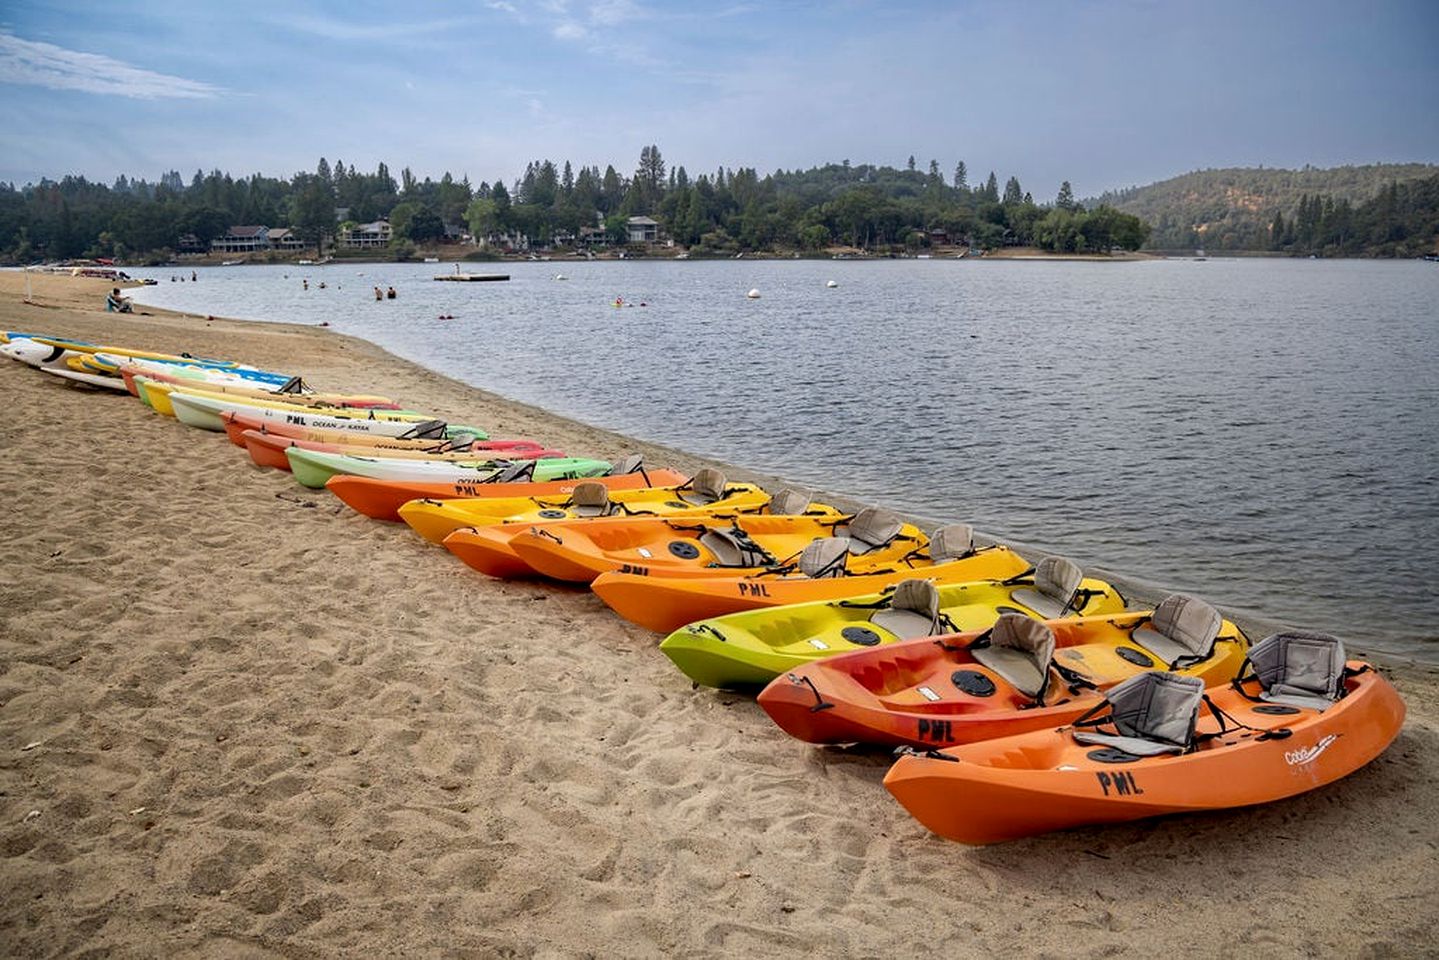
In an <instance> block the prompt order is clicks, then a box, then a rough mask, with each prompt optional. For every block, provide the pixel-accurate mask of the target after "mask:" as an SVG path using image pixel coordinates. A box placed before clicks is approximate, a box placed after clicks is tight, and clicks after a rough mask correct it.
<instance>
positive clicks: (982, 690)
mask: <svg viewBox="0 0 1439 960" xmlns="http://www.w3.org/2000/svg"><path fill="white" fill-rule="evenodd" d="M949 682H950V683H952V684H954V686H955V689H957V690H959V692H960V693H965V694H968V695H969V696H971V697H992V696H994V690H995V686H994V681H993V680H991V679H989V677H986V676H985V675H984V674H982V673H980V672H979V671H978V670H956V671H954V673H953V675H951V676H950V678H949Z"/></svg>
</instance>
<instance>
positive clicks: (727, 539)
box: [699, 530, 774, 567]
mask: <svg viewBox="0 0 1439 960" xmlns="http://www.w3.org/2000/svg"><path fill="white" fill-rule="evenodd" d="M699 541H700V544H701V545H702V546H703V547H704V548H705V549H707V550H709V552H710V553H712V554H714V563H713V564H712V565H713V566H716V567H763V566H767V565H769V564H771V563H773V562H774V557H771V556H770V555H769V552H768V551H767V550H765V548H764V547H761V546H760V545H759V544H757V543H755V542H754V541H753V540H751V539H750V538H749V537H748V536H747V535H746V534H745V533H744V532H743V531H735V530H706V531H705V532H704V533H702V534H700V537H699Z"/></svg>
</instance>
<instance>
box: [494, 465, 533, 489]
mask: <svg viewBox="0 0 1439 960" xmlns="http://www.w3.org/2000/svg"><path fill="white" fill-rule="evenodd" d="M534 477H535V461H533V460H516V461H515V462H514V463H511V464H509V465H508V466H504V467H501V468H500V469H498V470H496V471H495V472H494V473H492V474H490V475H489V477H488V478H487V479H486V480H485V482H486V483H529V482H530V481H532V480H533V479H534Z"/></svg>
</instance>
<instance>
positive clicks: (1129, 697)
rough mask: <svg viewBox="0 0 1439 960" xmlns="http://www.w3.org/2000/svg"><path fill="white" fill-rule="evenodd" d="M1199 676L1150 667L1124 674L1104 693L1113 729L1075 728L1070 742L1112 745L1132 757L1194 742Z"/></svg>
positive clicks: (1179, 749)
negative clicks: (1145, 670) (1107, 730)
mask: <svg viewBox="0 0 1439 960" xmlns="http://www.w3.org/2000/svg"><path fill="white" fill-rule="evenodd" d="M1203 696H1204V681H1202V680H1200V679H1199V678H1198V677H1182V676H1180V675H1179V674H1177V673H1164V672H1161V671H1153V672H1146V673H1141V674H1139V675H1138V676H1133V677H1130V678H1129V679H1128V680H1125V681H1124V682H1123V683H1119V684H1116V685H1115V686H1113V687H1112V688H1110V690H1109V692H1108V693H1107V694H1105V696H1104V699H1105V702H1106V703H1108V704H1109V708H1110V717H1109V718H1108V722H1111V723H1113V725H1114V729H1115V730H1116V731H1118V732H1117V733H1096V732H1093V731H1090V730H1075V731H1074V740H1075V742H1076V743H1092V744H1095V745H1097V746H1102V747H1114V748H1115V749H1117V750H1123V751H1124V752H1125V753H1130V754H1133V755H1135V756H1137V757H1155V756H1159V755H1160V754H1164V753H1183V752H1184V751H1186V750H1188V749H1189V745H1190V744H1191V743H1193V742H1194V725H1195V723H1196V722H1198V720H1199V703H1200V700H1201V698H1202V697H1203Z"/></svg>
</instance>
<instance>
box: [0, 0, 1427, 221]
mask: <svg viewBox="0 0 1439 960" xmlns="http://www.w3.org/2000/svg"><path fill="white" fill-rule="evenodd" d="M393 11H394V8H392V7H390V6H389V5H385V4H377V3H358V4H345V5H340V4H335V3H321V4H317V5H314V6H313V7H307V8H305V9H304V10H298V11H297V10H293V9H290V8H286V7H283V6H279V5H270V4H259V5H252V6H250V7H247V8H244V9H235V8H219V7H216V8H203V9H190V8H183V9H163V10H161V9H157V8H156V7H154V6H153V5H150V4H142V3H123V2H122V3H116V4H111V5H107V6H106V7H105V15H104V16H103V17H101V16H96V15H95V10H94V8H93V7H89V6H85V5H81V4H77V3H74V2H60V3H53V4H45V5H43V6H42V5H39V4H35V3H16V4H14V5H11V6H9V7H7V9H6V10H5V11H4V12H3V13H0V90H3V91H4V94H5V95H4V96H3V97H0V147H3V153H0V180H6V181H13V182H15V183H17V184H24V183H26V182H34V181H38V180H39V179H41V178H42V177H50V178H52V179H58V178H60V177H63V176H65V175H67V174H77V175H83V176H85V177H87V178H88V179H91V180H94V181H98V182H102V183H109V182H111V181H113V180H114V179H115V177H117V176H119V175H122V174H123V175H125V176H130V177H140V178H144V179H147V180H151V181H154V180H157V179H158V178H159V177H160V176H161V174H163V173H164V172H166V171H168V170H178V171H179V172H180V173H181V175H182V176H183V177H185V179H186V180H187V181H188V179H189V177H190V176H191V175H192V174H193V173H194V171H195V170H196V169H203V170H205V171H209V170H211V169H214V168H219V169H221V170H224V171H227V172H229V173H231V174H234V175H236V176H248V175H250V174H252V173H256V172H259V173H263V174H265V175H267V176H277V177H289V176H291V175H293V174H294V173H296V172H298V171H301V170H313V169H314V168H315V165H316V163H317V161H318V160H319V158H320V157H322V156H323V157H325V158H327V159H328V160H329V161H330V162H331V163H332V164H333V163H334V162H335V161H337V160H342V161H343V162H344V163H345V164H346V165H347V166H351V165H357V166H358V167H359V168H360V169H362V170H365V171H373V170H374V169H375V167H376V165H377V164H378V163H380V162H384V163H387V164H388V165H389V166H390V168H391V171H392V173H394V174H395V175H396V176H398V174H399V171H400V169H401V168H402V167H405V166H408V167H410V168H411V169H412V170H413V171H414V173H415V175H416V176H417V177H419V178H421V179H423V178H424V177H426V176H429V177H432V178H438V177H439V176H440V175H441V174H442V173H444V172H445V171H447V170H448V171H449V172H451V173H453V174H454V175H455V176H456V177H462V176H468V177H469V178H470V180H471V182H473V183H478V182H479V181H481V180H485V181H491V182H493V181H494V180H496V179H503V180H504V181H506V182H510V181H512V180H514V179H515V178H516V177H518V176H520V175H521V174H522V173H523V171H524V168H525V164H526V163H527V162H528V161H530V160H540V159H550V160H553V161H555V162H556V163H562V162H564V161H566V160H569V161H571V162H573V163H575V164H576V165H581V164H584V165H589V164H597V165H599V166H600V167H601V168H603V167H604V166H605V165H606V164H613V165H614V167H615V169H616V170H618V171H619V172H620V173H621V174H623V175H626V176H628V175H630V174H632V173H633V171H634V168H635V166H636V164H637V161H638V158H639V151H640V148H641V146H643V145H645V144H650V143H653V144H656V145H658V146H659V148H660V151H661V153H662V155H663V157H664V159H665V161H666V162H667V163H668V164H669V165H671V166H674V165H683V166H685V167H686V168H687V170H688V171H689V172H690V173H691V175H694V174H698V173H706V172H711V171H713V170H714V169H716V168H717V167H719V166H725V167H731V168H733V167H741V166H744V167H754V168H755V169H756V170H758V171H759V172H760V173H761V174H765V173H770V172H773V171H775V170H776V169H786V170H793V169H805V168H809V167H814V166H820V165H823V164H825V163H839V162H842V161H843V160H846V159H848V160H850V161H851V162H852V163H855V164H860V163H871V164H875V165H880V166H884V165H888V166H894V167H903V166H904V165H905V163H906V161H907V160H908V158H909V157H910V156H911V155H912V156H914V157H915V159H916V161H917V163H918V165H919V166H920V168H921V169H927V167H928V164H929V161H930V160H931V159H934V160H937V161H938V163H939V167H940V169H941V171H942V172H943V173H944V175H945V177H946V179H948V178H949V177H950V176H951V175H952V173H953V170H954V166H955V163H956V162H957V161H959V160H963V161H964V162H965V163H966V165H967V167H968V170H969V178H970V182H971V183H976V182H982V180H983V179H984V178H985V177H986V176H988V174H989V172H990V171H991V170H993V171H994V172H995V173H996V174H997V175H998V176H999V178H1000V180H1001V182H1003V181H1004V180H1005V179H1006V178H1008V177H1010V176H1016V177H1018V178H1019V179H1020V181H1021V183H1022V184H1023V186H1024V188H1025V189H1026V190H1028V191H1030V192H1031V193H1033V195H1034V197H1035V198H1036V200H1044V199H1049V198H1052V197H1053V195H1054V193H1055V191H1056V190H1057V188H1058V186H1059V183H1060V181H1062V180H1069V181H1071V183H1072V184H1073V187H1074V191H1075V193H1076V194H1077V195H1080V196H1095V195H1098V194H1100V193H1102V192H1104V191H1105V190H1114V189H1123V188H1125V187H1129V186H1138V185H1143V184H1146V183H1150V182H1154V181H1157V180H1164V179H1167V178H1169V177H1172V176H1176V175H1179V174H1182V173H1186V172H1189V171H1193V170H1201V169H1207V168H1222V167H1256V166H1261V165H1262V166H1265V167H1285V168H1302V167H1303V166H1305V165H1306V164H1308V165H1312V166H1316V167H1332V166H1341V165H1346V164H1356V165H1357V164H1367V163H1433V162H1435V161H1436V160H1439V57H1435V56H1434V54H1433V51H1434V50H1435V49H1439V4H1433V3H1425V2H1414V0H1394V2H1387V3H1380V4H1377V5H1373V6H1369V7H1364V8H1359V7H1357V6H1355V5H1350V4H1341V3H1337V2H1332V0H1325V2H1322V3H1295V2H1287V0H1286V2H1274V3H1263V4H1242V3H1237V2H1232V0H1230V2H1217V3H1210V4H1205V5H1203V6H1202V7H1187V6H1186V7H1181V6H1178V5H1172V4H1159V3H1152V2H1146V0H1117V2H1109V3H1092V4H1068V3H1035V4H1025V5H1009V4H1003V3H997V2H972V3H958V4H946V3H930V2H926V3H912V4H888V5H881V4H872V3H863V2H835V3H817V2H795V3H777V4H764V5H759V4H749V3H735V4H731V5H730V6H727V7H716V8H713V9H711V8H709V7H701V6H697V5H690V4H680V3H672V4H665V5H659V4H656V3H653V2H642V0H587V2H582V0H544V2H537V3H520V2H507V0H490V2H484V3H471V4H463V5H461V4H438V3H421V4H416V5H412V6H411V7H409V8H407V13H405V14H399V13H395V12H393Z"/></svg>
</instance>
